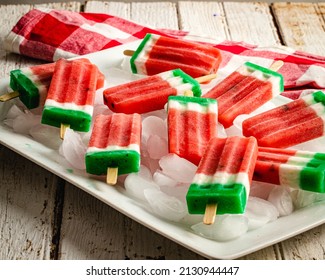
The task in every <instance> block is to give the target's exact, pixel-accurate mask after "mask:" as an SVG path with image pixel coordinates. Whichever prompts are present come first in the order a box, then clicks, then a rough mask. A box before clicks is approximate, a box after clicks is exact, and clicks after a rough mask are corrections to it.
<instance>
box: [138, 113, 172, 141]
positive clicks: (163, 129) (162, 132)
mask: <svg viewBox="0 0 325 280" xmlns="http://www.w3.org/2000/svg"><path fill="white" fill-rule="evenodd" d="M151 135H156V136H159V137H161V138H163V139H165V140H166V141H167V138H168V136H167V126H166V122H165V121H164V120H162V119H161V118H159V117H156V116H149V117H146V118H145V119H144V120H143V121H142V138H143V140H144V142H145V143H146V142H147V140H148V138H149V137H150V136H151Z"/></svg>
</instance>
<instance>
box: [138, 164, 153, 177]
mask: <svg viewBox="0 0 325 280" xmlns="http://www.w3.org/2000/svg"><path fill="white" fill-rule="evenodd" d="M138 175H139V176H140V177H142V178H144V179H147V180H150V181H151V180H152V174H151V171H150V169H149V168H148V167H146V166H144V165H142V164H141V165H140V170H139V172H138Z"/></svg>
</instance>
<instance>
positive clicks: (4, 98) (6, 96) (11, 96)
mask: <svg viewBox="0 0 325 280" xmlns="http://www.w3.org/2000/svg"><path fill="white" fill-rule="evenodd" d="M18 96H19V92H18V91H12V92H8V93H6V94H3V95H1V96H0V101H1V102H6V101H9V100H11V99H14V98H16V97H18Z"/></svg>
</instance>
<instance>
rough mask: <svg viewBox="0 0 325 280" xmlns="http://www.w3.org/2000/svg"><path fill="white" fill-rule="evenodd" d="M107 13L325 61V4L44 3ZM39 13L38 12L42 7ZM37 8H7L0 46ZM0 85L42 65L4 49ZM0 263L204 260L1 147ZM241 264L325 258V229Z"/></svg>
mask: <svg viewBox="0 0 325 280" xmlns="http://www.w3.org/2000/svg"><path fill="white" fill-rule="evenodd" d="M44 5H46V6H48V7H53V8H57V9H68V10H73V11H81V10H83V11H86V12H101V13H105V12H107V13H110V14H114V15H118V16H121V17H124V18H127V19H132V20H134V21H137V22H139V23H142V24H149V25H151V26H153V27H160V28H172V29H183V30H191V31H192V32H193V33H199V34H207V35H209V34H213V35H217V36H219V37H221V38H225V39H231V40H235V41H241V40H242V41H245V42H247V43H253V44H258V45H262V46H269V45H276V44H284V45H287V46H290V47H293V48H296V49H299V50H304V51H308V52H311V53H314V54H319V55H325V32H324V29H325V3H308V4H302V3H275V4H271V5H269V4H266V3H252V2H250V3H244V2H239V3H231V2H225V3H219V2H216V1H211V2H195V1H191V2H183V1H179V2H178V3H170V2H152V3H151V2H146V3H136V2H134V3H122V2H99V1H89V2H88V3H87V4H86V5H85V6H83V7H82V6H81V5H80V3H77V2H67V3H64V4H62V3H61V4H59V3H57V4H44ZM36 6H39V5H36ZM33 7H34V6H32V5H0V14H1V18H0V42H1V43H2V42H3V39H4V37H5V35H6V34H7V33H8V32H9V30H10V29H11V28H12V26H13V25H14V24H15V22H16V21H17V20H18V19H19V18H20V16H22V15H23V14H24V13H26V12H27V11H29V10H30V9H32V8H33ZM211 15H213V16H211ZM0 61H1V62H0V64H1V67H0V78H3V77H6V76H7V75H8V73H9V71H10V70H12V69H15V68H19V67H22V66H26V65H30V64H37V63H38V61H35V60H32V59H28V58H25V57H21V56H19V55H16V54H5V53H4V51H3V49H2V48H1V49H0ZM0 259H33V260H34V259H203V257H201V256H200V255H197V254H196V253H193V252H191V251H189V250H188V249H185V248H183V247H182V246H180V245H178V244H176V243H174V242H172V241H170V240H169V239H166V238H164V237H162V236H160V235H159V234H157V233H155V232H153V231H151V230H149V229H147V228H146V227H144V226H142V225H140V224H138V223H137V222H135V221H133V220H131V219H129V218H127V217H126V216H124V215H122V214H120V213H119V212H117V211H116V210H114V209H112V208H111V207H109V206H107V205H105V204H104V203H102V202H100V201H99V200H97V199H96V198H93V197H92V196H90V195H88V194H87V193H85V192H83V191H81V190H79V189H78V188H77V187H75V186H73V185H71V184H69V183H67V182H65V181H64V180H62V179H60V178H58V177H56V176H55V175H53V174H51V173H50V172H48V171H46V170H45V169H43V168H41V167H39V166H37V165H35V164H34V163H32V162H30V161H28V160H26V159H25V158H23V157H21V156H19V155H17V154H15V153H14V152H13V151H11V150H9V149H7V148H5V147H3V146H0ZM242 259H251V260H252V259H253V260H254V259H269V260H270V259H271V260H273V259H287V260H299V259H304V260H306V259H318V260H322V259H325V225H322V226H318V227H317V228H314V229H312V230H309V231H308V232H305V233H303V234H300V235H298V236H295V237H292V238H290V239H288V240H286V241H283V242H280V243H278V244H275V245H273V246H269V247H267V248H264V249H262V250H260V251H257V252H255V253H251V254H249V255H247V256H245V257H243V258H242Z"/></svg>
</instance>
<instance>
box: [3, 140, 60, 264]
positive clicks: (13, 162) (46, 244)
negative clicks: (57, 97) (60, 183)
mask: <svg viewBox="0 0 325 280" xmlns="http://www.w3.org/2000/svg"><path fill="white" fill-rule="evenodd" d="M0 172H1V173H0V174H1V175H0V186H1V188H0V213H1V215H0V225H1V227H0V247H1V250H0V259H3V260H5V259H9V260H15V259H33V260H35V259H50V256H51V250H52V249H54V248H52V232H53V225H52V223H53V220H54V213H53V209H54V203H55V200H54V198H55V192H56V184H57V178H56V177H55V176H54V175H53V174H51V173H50V172H47V171H45V170H44V169H43V168H41V167H39V166H37V165H35V164H34V163H32V162H30V161H28V160H26V159H24V158H22V157H21V156H19V155H17V154H16V153H14V152H12V151H11V150H9V149H7V148H5V147H3V146H0Z"/></svg>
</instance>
